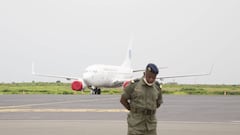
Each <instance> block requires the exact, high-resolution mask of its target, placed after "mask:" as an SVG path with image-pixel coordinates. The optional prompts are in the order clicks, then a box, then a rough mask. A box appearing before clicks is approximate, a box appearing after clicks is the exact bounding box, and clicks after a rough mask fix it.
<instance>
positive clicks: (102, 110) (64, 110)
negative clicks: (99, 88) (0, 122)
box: [0, 109, 128, 113]
mask: <svg viewBox="0 0 240 135" xmlns="http://www.w3.org/2000/svg"><path fill="white" fill-rule="evenodd" d="M7 112H53V113H56V112H83V113H84V112H109V113H117V112H128V111H127V110H126V109H0V113H7Z"/></svg>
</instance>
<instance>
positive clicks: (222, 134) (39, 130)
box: [0, 95, 240, 135]
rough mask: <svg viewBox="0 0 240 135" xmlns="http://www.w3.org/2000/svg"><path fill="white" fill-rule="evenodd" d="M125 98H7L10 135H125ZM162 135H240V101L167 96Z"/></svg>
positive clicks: (1, 113)
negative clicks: (122, 101)
mask: <svg viewBox="0 0 240 135" xmlns="http://www.w3.org/2000/svg"><path fill="white" fill-rule="evenodd" d="M119 99H120V95H85V96H83V95H1V96H0V131H1V134H4V135H16V134H18V135H30V134H31V135H33V134H34V135H55V134H56V135H76V134H80V135H124V134H127V123H126V116H127V113H128V112H127V111H126V110H125V109H124V108H123V107H122V106H121V104H120V103H119ZM163 99H164V104H163V105H162V106H161V107H160V109H158V111H157V114H156V115H157V118H158V128H157V130H158V134H159V135H200V134H201V135H203V134H205V135H213V134H217V135H226V134H227V135H239V134H240V115H239V114H240V107H239V104H240V96H173V95H163Z"/></svg>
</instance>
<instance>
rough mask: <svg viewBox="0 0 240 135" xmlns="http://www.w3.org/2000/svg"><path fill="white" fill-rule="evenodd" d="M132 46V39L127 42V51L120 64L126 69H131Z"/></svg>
mask: <svg viewBox="0 0 240 135" xmlns="http://www.w3.org/2000/svg"><path fill="white" fill-rule="evenodd" d="M132 44H133V39H131V40H130V42H129V46H128V50H127V55H126V58H125V60H124V61H123V63H122V65H121V66H122V67H126V68H131V67H132V63H131V61H132Z"/></svg>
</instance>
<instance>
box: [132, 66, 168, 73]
mask: <svg viewBox="0 0 240 135" xmlns="http://www.w3.org/2000/svg"><path fill="white" fill-rule="evenodd" d="M166 68H168V67H158V69H166ZM145 70H146V69H134V70H133V72H134V73H136V72H144V71H145Z"/></svg>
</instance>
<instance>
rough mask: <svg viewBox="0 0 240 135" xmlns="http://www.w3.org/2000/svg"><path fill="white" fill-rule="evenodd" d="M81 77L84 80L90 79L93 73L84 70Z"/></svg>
mask: <svg viewBox="0 0 240 135" xmlns="http://www.w3.org/2000/svg"><path fill="white" fill-rule="evenodd" d="M83 78H84V79H86V80H89V79H92V78H93V74H92V73H90V72H86V73H84V74H83Z"/></svg>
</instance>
